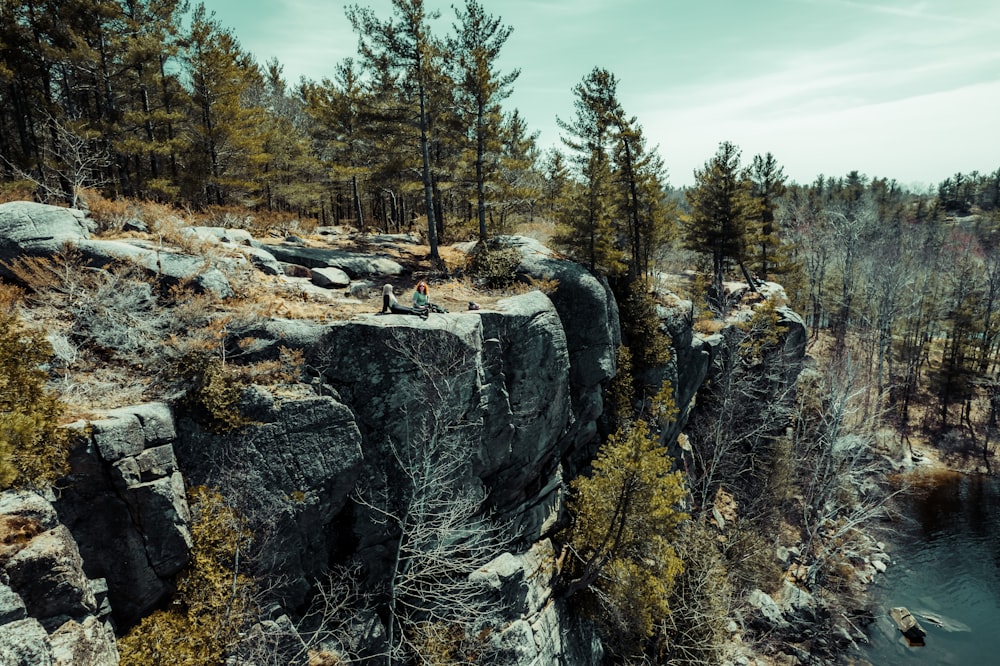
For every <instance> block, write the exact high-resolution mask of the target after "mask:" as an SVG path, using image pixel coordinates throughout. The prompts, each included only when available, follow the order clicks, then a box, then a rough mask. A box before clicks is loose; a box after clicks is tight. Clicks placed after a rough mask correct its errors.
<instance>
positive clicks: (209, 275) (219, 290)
mask: <svg viewBox="0 0 1000 666" xmlns="http://www.w3.org/2000/svg"><path fill="white" fill-rule="evenodd" d="M74 245H75V246H76V247H77V248H79V249H80V251H81V252H82V253H83V255H84V257H85V258H86V259H87V261H88V262H89V263H90V264H91V265H94V266H100V267H103V266H107V265H109V264H111V263H113V262H116V261H131V262H133V263H136V264H138V265H139V266H141V267H143V268H144V269H145V270H146V272H147V273H149V274H150V275H152V276H155V277H157V278H162V279H165V280H166V281H167V282H168V283H169V284H180V283H190V284H191V285H192V286H193V287H194V288H195V289H196V290H198V291H200V292H203V293H210V294H212V295H214V296H216V297H217V298H230V297H232V296H233V293H234V292H233V289H232V286H230V284H229V280H228V279H227V278H226V276H225V275H223V273H222V271H220V270H219V269H218V268H213V267H212V266H211V265H209V263H208V262H207V260H206V259H205V257H200V256H194V255H190V254H181V253H179V252H174V251H166V250H163V251H158V250H156V249H150V248H147V247H142V246H141V245H142V244H141V243H139V244H136V243H130V242H126V241H114V240H80V241H76V242H75V243H74Z"/></svg>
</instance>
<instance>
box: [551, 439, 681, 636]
mask: <svg viewBox="0 0 1000 666" xmlns="http://www.w3.org/2000/svg"><path fill="white" fill-rule="evenodd" d="M672 466H673V461H672V460H671V459H670V458H669V457H668V456H667V455H666V452H665V451H664V450H663V447H662V446H660V443H659V440H658V438H657V437H656V436H655V435H654V434H652V433H650V431H649V428H648V426H647V424H646V423H645V422H644V421H641V420H640V421H636V422H635V424H633V425H631V426H628V427H626V428H623V429H621V430H619V431H618V432H616V433H615V434H613V435H611V437H609V438H608V441H607V442H606V443H605V444H604V445H603V446H602V447H601V449H600V451H599V452H598V454H597V459H596V460H595V461H594V464H593V472H592V473H591V475H590V476H589V477H586V476H581V477H578V478H577V479H575V480H574V481H573V483H572V486H571V487H572V490H573V494H572V497H571V499H570V502H569V510H570V513H571V514H572V516H573V525H572V527H571V529H570V530H569V532H568V534H567V537H568V544H567V549H568V552H570V553H572V554H573V557H572V558H571V560H570V561H569V563H568V565H567V568H566V573H567V574H568V576H569V579H570V580H569V582H568V584H567V586H566V589H565V591H564V594H565V595H566V596H572V595H573V594H575V593H576V592H582V591H586V592H587V594H586V596H585V600H586V602H585V608H586V609H587V610H588V611H589V612H591V614H592V615H593V616H594V618H595V619H596V620H597V621H598V622H599V623H600V624H601V625H602V627H603V628H604V630H605V638H606V639H607V641H608V644H609V645H611V646H613V649H615V650H617V651H621V652H622V653H628V652H630V651H632V650H634V649H636V648H637V647H638V646H639V645H640V644H641V643H642V642H643V641H644V640H645V639H646V638H648V637H649V636H650V635H651V634H652V633H653V630H654V627H655V624H656V623H657V621H658V620H659V618H661V617H663V615H665V614H666V613H668V612H669V608H668V606H667V600H668V598H669V594H670V591H671V589H672V587H673V582H674V579H675V578H676V577H677V575H678V574H680V573H681V571H682V569H683V565H682V562H681V561H680V559H679V558H678V557H677V554H676V552H675V551H674V548H673V546H672V541H673V540H674V538H675V535H676V531H677V527H678V525H680V524H681V523H682V522H683V521H684V520H686V519H687V515H686V514H684V513H683V512H681V511H680V510H679V509H678V508H677V507H678V504H679V503H680V501H681V499H682V498H683V496H684V493H685V489H684V482H683V478H682V476H681V474H680V473H679V472H672V471H671V468H672Z"/></svg>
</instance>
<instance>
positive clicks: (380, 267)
mask: <svg viewBox="0 0 1000 666" xmlns="http://www.w3.org/2000/svg"><path fill="white" fill-rule="evenodd" d="M253 245H254V247H259V248H261V249H263V250H267V251H268V252H270V253H271V254H272V255H273V256H274V257H275V259H277V260H278V261H281V262H284V263H288V264H297V265H299V266H305V267H306V268H328V267H333V268H339V269H341V270H342V271H344V272H345V273H347V275H348V276H350V278H351V279H352V280H354V279H358V278H365V277H388V276H392V275H400V274H402V273H403V267H402V266H401V265H399V263H397V262H395V261H393V260H392V259H390V258H388V257H385V256H380V255H374V254H365V253H361V252H351V251H348V250H337V249H333V248H320V247H305V246H303V245H300V244H297V243H296V244H289V243H282V244H281V245H266V244H263V243H258V242H256V241H254V243H253ZM286 273H287V271H286Z"/></svg>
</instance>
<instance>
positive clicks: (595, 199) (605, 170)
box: [556, 67, 625, 275]
mask: <svg viewBox="0 0 1000 666" xmlns="http://www.w3.org/2000/svg"><path fill="white" fill-rule="evenodd" d="M617 87H618V80H617V79H616V78H615V75H614V74H612V73H611V72H609V71H608V70H606V69H601V68H599V67H595V68H594V70H593V71H591V73H590V74H588V75H587V76H586V77H585V78H584V79H583V81H582V82H580V83H578V84H577V85H576V86H575V87H574V88H573V93H574V95H576V99H575V100H574V102H573V105H574V108H575V110H576V114H575V116H574V118H573V119H572V120H571V121H564V120H562V119H557V121H556V122H557V123H558V125H559V127H560V128H561V129H562V130H563V131H564V132H565V133H566V134H565V135H564V136H562V142H563V143H564V144H565V145H566V147H567V148H569V149H570V150H572V151H573V156H572V157H571V161H572V163H573V164H574V166H575V167H576V171H577V174H578V177H579V179H580V185H581V193H580V196H579V197H572V198H571V199H570V200H569V202H566V203H568V205H564V207H562V208H561V210H560V212H559V215H558V217H559V221H560V222H561V223H562V224H563V226H564V228H565V229H566V231H565V232H564V233H563V234H562V236H561V238H560V239H559V240H560V242H561V243H562V244H563V245H564V246H565V247H566V248H567V250H569V252H570V253H572V254H573V255H575V256H577V257H579V258H580V259H581V260H582V261H584V262H586V263H587V264H588V265H589V266H590V269H591V270H597V269H598V268H600V269H601V270H602V271H604V272H605V273H607V274H609V275H618V274H621V273H623V272H624V270H625V261H624V259H625V256H624V253H623V252H622V250H621V247H620V244H619V242H618V237H617V228H616V225H615V219H614V190H613V177H612V171H611V167H612V165H611V157H610V154H609V153H610V148H611V145H612V140H613V130H614V125H613V123H614V119H615V117H616V115H618V114H620V113H621V111H620V105H619V103H618V99H617Z"/></svg>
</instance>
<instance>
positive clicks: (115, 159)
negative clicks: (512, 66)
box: [0, 0, 1000, 231]
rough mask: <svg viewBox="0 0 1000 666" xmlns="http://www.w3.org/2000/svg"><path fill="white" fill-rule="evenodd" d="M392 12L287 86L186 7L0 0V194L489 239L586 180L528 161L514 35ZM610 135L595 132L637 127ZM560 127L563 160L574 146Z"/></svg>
mask: <svg viewBox="0 0 1000 666" xmlns="http://www.w3.org/2000/svg"><path fill="white" fill-rule="evenodd" d="M393 11H394V13H393V16H392V17H391V18H387V19H384V20H383V19H381V18H379V17H376V16H374V15H373V13H372V12H371V11H370V10H368V9H366V8H363V7H359V6H354V7H350V8H348V11H347V16H346V17H345V19H344V20H348V21H350V22H351V23H352V25H353V26H354V28H355V31H356V32H357V34H358V36H359V45H360V47H359V53H358V58H357V59H347V60H344V61H342V62H331V63H330V76H329V78H324V79H323V80H322V81H320V82H315V81H302V82H299V83H298V84H295V85H292V86H290V85H289V84H288V83H287V82H286V81H285V80H284V78H283V73H282V66H281V65H280V63H278V62H276V61H269V62H267V63H265V64H263V65H262V64H260V63H258V62H257V61H256V60H255V58H254V56H253V54H251V53H248V52H247V51H246V50H245V49H244V48H243V47H242V46H241V45H240V42H239V40H238V38H237V36H236V35H235V34H234V33H233V32H232V30H230V29H229V28H227V27H225V26H223V25H221V24H220V23H219V22H218V21H217V20H216V19H215V18H214V16H213V15H212V14H211V13H210V12H208V11H206V10H205V8H204V6H203V5H200V4H199V5H196V6H194V7H193V8H191V7H190V6H189V3H188V2H187V1H186V0H112V1H109V0H75V1H74V2H63V1H62V0H31V1H28V0H8V1H6V2H4V3H3V4H2V5H0V153H2V156H3V159H2V161H0V180H2V181H3V182H6V183H14V182H21V183H25V182H28V183H30V184H31V186H32V188H33V195H34V196H36V197H37V198H40V199H44V200H63V201H67V202H73V201H75V194H76V190H77V189H78V188H81V187H88V188H94V189H98V190H100V191H102V192H103V193H104V194H105V196H110V197H114V196H125V197H133V198H139V199H150V200H156V201H160V202H164V203H171V204H176V205H180V206H185V207H194V208H201V207H204V206H208V205H217V206H241V207H250V208H252V209H255V210H267V211H287V212H292V213H295V214H297V215H308V216H315V217H317V218H320V219H321V220H323V221H326V222H330V221H339V220H352V221H354V222H355V223H357V224H358V225H359V226H360V225H365V224H374V225H376V226H378V227H380V228H386V229H388V228H395V227H398V226H400V225H402V224H407V223H409V221H411V220H412V219H413V218H414V217H416V216H422V215H426V214H427V213H428V210H427V208H428V206H430V207H431V208H432V209H433V210H432V211H430V212H431V214H432V216H433V218H434V219H435V221H436V225H435V226H436V227H437V229H438V230H440V231H444V229H445V228H446V227H448V226H449V225H448V224H446V221H451V220H457V221H462V222H465V221H469V220H471V219H474V218H476V217H477V212H479V211H480V210H481V213H480V214H479V217H480V218H481V220H480V221H481V223H482V222H485V223H486V224H491V225H492V226H493V227H494V228H495V229H502V228H503V227H504V225H505V224H506V223H507V221H508V220H509V216H510V215H511V214H512V213H522V214H527V215H531V214H533V213H534V212H537V211H543V212H551V211H552V208H553V206H554V203H553V202H554V199H555V197H556V196H558V194H559V193H560V192H562V191H563V189H564V187H565V182H563V181H564V180H565V179H566V178H570V179H576V180H579V179H586V178H587V176H586V174H584V173H583V172H584V171H585V170H586V164H583V163H580V162H578V164H577V166H580V168H579V169H577V170H576V171H572V170H571V171H569V172H566V171H565V170H564V166H563V162H562V161H561V160H560V159H559V158H558V156H556V155H554V153H551V152H550V153H546V154H544V155H543V154H542V153H541V152H540V151H539V150H538V148H537V146H536V143H535V136H536V135H535V134H534V133H533V132H532V131H531V129H530V128H529V127H527V125H526V124H525V122H524V119H523V118H522V117H521V116H520V115H519V114H518V112H517V110H516V109H511V110H506V109H504V108H503V106H502V103H503V100H504V99H506V98H507V96H508V95H509V94H510V91H511V89H512V86H513V84H514V83H515V80H516V78H517V74H518V72H516V71H514V72H507V73H503V72H500V71H498V69H497V65H496V58H497V54H498V53H499V51H500V49H501V48H502V46H503V44H504V42H505V40H506V38H507V36H508V35H509V34H510V30H511V28H510V27H509V26H505V25H503V24H502V23H501V22H500V19H499V18H496V17H493V16H490V15H487V14H485V13H484V11H483V8H482V6H480V5H479V4H478V3H476V2H474V1H471V0H470V1H469V2H467V3H466V4H465V5H464V6H462V7H458V8H457V9H456V10H455V17H454V21H455V23H454V29H453V30H452V32H451V33H450V34H447V35H440V36H439V35H435V34H433V31H432V30H431V19H433V18H434V15H432V14H430V13H428V12H426V11H425V10H424V8H423V3H422V2H420V1H419V0H402V1H398V2H395V3H394V5H393ZM410 19H414V21H413V22H411V21H410ZM410 23H412V24H413V25H415V26H417V28H419V29H418V30H414V31H411V32H407V29H408V28H407V26H408V25H409V24H410ZM595 71H596V70H595ZM613 83H614V82H613V77H612V89H611V92H612V95H613ZM567 92H568V93H569V91H567ZM598 92H599V91H598ZM618 120H619V123H618V127H614V126H611V127H609V128H608V131H609V132H610V131H614V132H619V133H620V134H621V133H626V134H627V133H628V132H630V131H631V132H634V131H635V129H636V128H637V127H638V125H637V124H636V123H635V119H634V118H632V119H631V124H629V123H627V122H624V121H626V120H628V119H627V118H626V117H624V116H622V115H621V114H619V118H618ZM572 124H573V123H570V125H572ZM626 125H629V126H628V127H626ZM564 129H569V134H570V137H569V142H568V144H572V143H573V142H574V141H576V139H577V138H586V137H579V136H578V135H577V136H576V137H575V136H574V128H573V127H569V128H567V127H564ZM577 129H579V128H578V127H577ZM599 129H600V128H599ZM598 138H600V137H598ZM632 145H633V146H634V145H635V142H634V139H633V140H632ZM573 147H574V146H570V149H571V151H572V149H573ZM619 147H620V148H625V149H627V148H628V147H629V142H628V141H625V142H624V143H621V142H620V143H619ZM632 157H635V156H625V158H624V159H625V161H624V162H623V164H624V165H625V167H626V168H628V162H627V161H628V159H630V158H632ZM425 162H426V169H425V168H424V163H425ZM591 166H593V165H591ZM425 171H426V173H424V172H425ZM661 180H662V179H661ZM664 184H665V183H664ZM940 190H941V192H940V198H941V202H942V205H944V206H945V207H947V208H949V209H954V210H956V211H968V210H971V209H972V207H974V206H978V207H979V208H981V209H983V210H992V209H995V208H996V207H997V205H998V201H1000V170H998V172H995V173H993V174H989V175H982V174H978V173H975V172H974V173H972V174H967V175H962V174H957V175H956V176H955V177H954V178H950V179H948V180H946V181H945V182H944V183H942V184H941V188H940ZM633 199H635V197H633ZM480 202H482V204H483V205H480ZM635 203H636V201H633V204H632V205H633V206H634V205H635Z"/></svg>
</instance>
